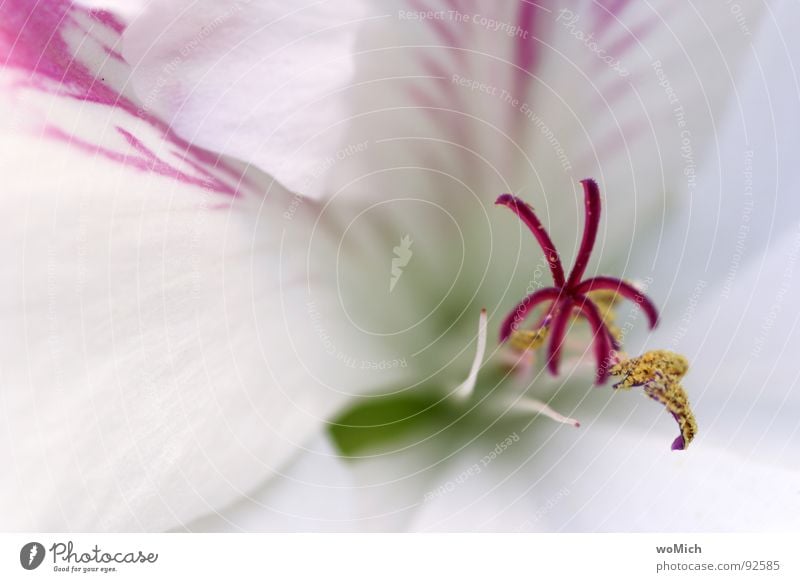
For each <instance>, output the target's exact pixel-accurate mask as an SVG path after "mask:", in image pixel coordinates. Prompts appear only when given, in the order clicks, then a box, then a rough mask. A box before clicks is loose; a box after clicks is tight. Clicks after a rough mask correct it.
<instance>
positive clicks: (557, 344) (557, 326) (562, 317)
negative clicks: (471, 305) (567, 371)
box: [547, 300, 573, 376]
mask: <svg viewBox="0 0 800 582" xmlns="http://www.w3.org/2000/svg"><path fill="white" fill-rule="evenodd" d="M572 306H573V305H572V301H570V300H565V301H561V302H559V305H558V307H557V308H556V313H555V316H554V318H553V327H552V329H551V331H550V346H549V349H548V358H547V367H548V368H549V370H550V373H552V374H553V376H557V375H558V365H559V363H560V362H561V344H563V343H564V336H565V335H566V334H567V324H568V323H569V319H570V315H572Z"/></svg>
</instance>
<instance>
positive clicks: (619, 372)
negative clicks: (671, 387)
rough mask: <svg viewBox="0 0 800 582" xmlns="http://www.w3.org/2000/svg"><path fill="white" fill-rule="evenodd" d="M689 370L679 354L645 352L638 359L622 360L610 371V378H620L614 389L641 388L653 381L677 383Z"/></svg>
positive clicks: (685, 360)
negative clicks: (662, 380) (663, 380)
mask: <svg viewBox="0 0 800 582" xmlns="http://www.w3.org/2000/svg"><path fill="white" fill-rule="evenodd" d="M688 370H689V362H688V360H687V359H686V358H684V357H683V356H682V355H680V354H676V353H675V352H670V351H668V350H653V351H652V352H645V353H644V354H642V355H641V356H639V357H638V358H630V359H629V360H623V361H622V362H620V363H619V364H617V365H616V366H614V367H613V368H611V370H609V373H610V374H611V375H612V376H622V380H621V381H620V382H619V383H617V384H616V385H615V387H616V388H632V387H633V386H643V385H644V384H646V383H647V382H651V381H655V380H661V379H666V380H671V381H673V382H677V381H679V380H680V379H681V378H683V376H684V375H685V374H686V372H687V371H688Z"/></svg>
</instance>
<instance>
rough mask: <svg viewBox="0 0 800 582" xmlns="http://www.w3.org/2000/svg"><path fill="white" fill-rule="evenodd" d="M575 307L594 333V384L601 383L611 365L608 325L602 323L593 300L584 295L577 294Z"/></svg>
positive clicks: (610, 343) (610, 342)
mask: <svg viewBox="0 0 800 582" xmlns="http://www.w3.org/2000/svg"><path fill="white" fill-rule="evenodd" d="M576 302H579V303H577V307H578V309H580V311H581V313H582V314H583V316H584V317H585V318H586V320H587V321H588V322H589V325H590V326H591V327H592V333H593V335H594V340H593V343H594V354H595V358H597V376H596V379H595V384H598V385H600V384H603V383H604V382H605V381H606V378H608V371H609V368H610V367H611V347H612V345H613V343H612V341H611V332H609V330H608V326H606V324H605V323H603V317H602V316H601V315H600V310H599V309H597V306H596V305H595V304H594V302H593V301H592V300H591V299H589V298H588V297H586V296H579V297H577V298H576Z"/></svg>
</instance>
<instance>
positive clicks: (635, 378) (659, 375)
mask: <svg viewBox="0 0 800 582" xmlns="http://www.w3.org/2000/svg"><path fill="white" fill-rule="evenodd" d="M688 370H689V362H688V361H687V360H686V358H684V357H683V356H681V355H680V354H676V353H675V352H670V351H668V350H654V351H651V352H645V353H644V354H642V355H641V356H639V357H637V358H630V359H628V360H623V361H621V362H619V363H618V364H616V365H615V366H614V367H612V368H611V370H609V373H610V374H611V375H612V376H621V377H622V380H620V381H619V382H618V383H617V384H615V385H614V387H615V388H625V389H630V388H633V387H634V386H642V387H643V390H644V392H645V394H647V395H648V396H649V397H650V398H652V399H653V400H656V401H658V402H660V403H661V404H663V405H664V407H665V408H666V409H667V410H668V411H669V412H670V413H672V415H673V416H674V417H675V420H676V421H677V422H678V426H679V427H680V431H681V438H682V443H681V446H678V447H677V448H686V447H687V446H688V445H689V443H690V442H691V441H692V439H694V437H695V435H696V434H697V421H696V420H695V418H694V414H693V413H692V409H691V407H690V406H689V398H688V396H687V395H686V391H685V390H684V389H683V386H681V383H680V380H681V378H683V376H684V375H685V374H686V372H687V371H688ZM679 440H680V439H679ZM673 448H676V447H675V446H673Z"/></svg>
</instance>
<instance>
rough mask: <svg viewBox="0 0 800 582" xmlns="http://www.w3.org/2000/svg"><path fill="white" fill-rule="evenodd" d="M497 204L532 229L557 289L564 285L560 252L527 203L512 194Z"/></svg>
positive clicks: (501, 198) (505, 195)
mask: <svg viewBox="0 0 800 582" xmlns="http://www.w3.org/2000/svg"><path fill="white" fill-rule="evenodd" d="M495 204H499V205H501V206H505V207H507V208H509V209H511V211H512V212H514V214H516V215H517V216H518V217H519V218H520V220H522V222H524V223H525V225H526V226H527V227H528V228H529V229H530V231H531V232H532V233H533V236H534V237H536V240H537V242H538V243H539V246H540V247H542V251H543V252H544V257H545V259H546V260H547V265H548V266H549V267H550V272H551V273H552V275H553V283H555V285H556V287H561V286H563V285H564V281H565V278H564V267H562V266H561V258H560V257H559V256H558V251H556V247H555V245H554V244H553V241H552V240H550V235H549V234H548V233H547V229H545V227H544V225H543V224H542V222H541V221H540V220H539V217H538V216H536V213H535V212H534V211H533V208H531V207H530V206H529V205H528V204H527V203H525V202H524V201H522V200H520V199H519V198H517V197H516V196H513V195H511V194H503V195H502V196H500V197H499V198H498V199H497V200H496V201H495Z"/></svg>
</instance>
